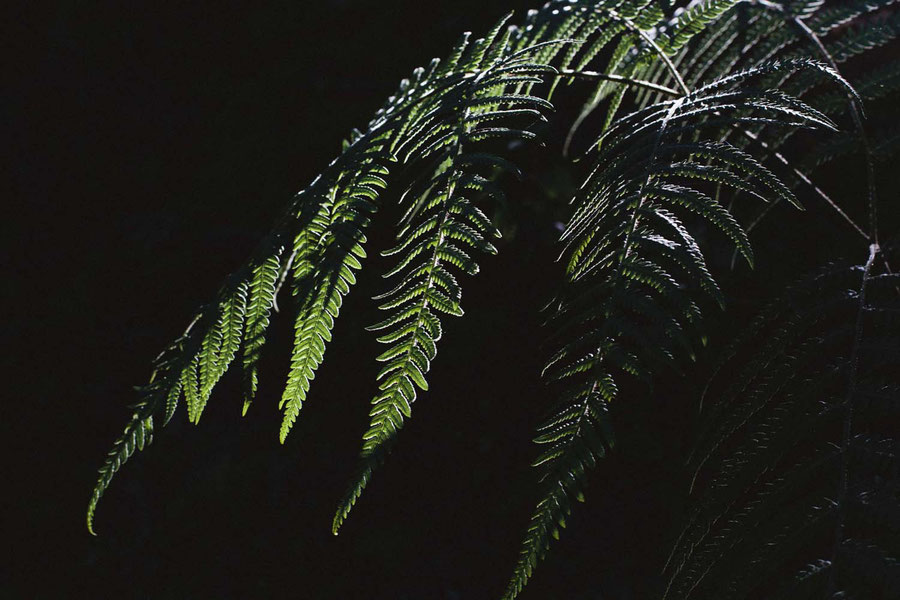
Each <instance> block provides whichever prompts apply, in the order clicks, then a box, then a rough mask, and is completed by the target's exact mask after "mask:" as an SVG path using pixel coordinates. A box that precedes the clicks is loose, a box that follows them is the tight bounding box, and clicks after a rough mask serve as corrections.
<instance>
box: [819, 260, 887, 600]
mask: <svg viewBox="0 0 900 600" xmlns="http://www.w3.org/2000/svg"><path fill="white" fill-rule="evenodd" d="M878 252H879V247H878V244H877V243H872V244H869V258H868V260H866V265H865V267H864V268H863V276H862V283H860V286H859V309H858V310H857V312H856V324H855V325H854V329H853V346H852V348H851V350H850V357H849V359H848V374H847V378H848V383H847V395H846V396H845V397H844V427H843V430H842V432H841V480H840V490H839V492H838V499H837V510H838V515H837V525H835V530H834V547H833V548H832V550H831V572H830V574H829V577H828V590H829V592H828V594H826V595H827V596H829V597H830V596H831V594H832V593H833V592H834V588H835V576H834V572H835V570H834V564H835V561H836V560H837V556H838V552H839V551H840V548H841V541H842V539H843V536H844V522H845V521H846V517H847V495H848V492H849V487H850V477H849V465H850V436H851V434H852V423H853V397H854V396H855V395H856V376H857V371H858V369H859V348H860V345H861V342H862V330H863V315H864V314H865V309H866V285H867V284H868V282H869V274H870V273H871V271H872V264H873V263H874V262H875V257H876V256H877V255H878Z"/></svg>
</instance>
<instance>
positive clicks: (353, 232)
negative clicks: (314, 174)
mask: <svg viewBox="0 0 900 600" xmlns="http://www.w3.org/2000/svg"><path fill="white" fill-rule="evenodd" d="M384 137H385V136H384V134H382V135H381V136H379V137H378V138H376V140H375V141H374V142H372V143H369V144H365V145H363V149H362V150H360V151H359V154H360V157H359V158H358V159H357V161H356V162H355V163H354V166H355V170H354V171H351V172H349V174H347V175H345V176H343V177H341V178H339V179H338V181H337V182H336V183H335V184H334V185H333V186H332V187H331V189H329V190H328V191H327V199H326V200H325V204H326V205H327V207H328V213H327V214H326V215H323V217H322V218H321V219H320V220H318V221H313V222H312V223H311V224H310V227H309V229H307V230H304V231H301V232H300V233H298V234H297V236H296V238H295V242H294V253H295V255H297V256H304V257H305V258H304V259H303V260H297V261H295V263H294V275H293V279H294V290H295V294H296V296H297V304H298V307H299V308H298V311H297V317H296V323H295V337H294V351H293V355H292V358H291V368H290V371H289V373H288V378H287V384H286V385H285V389H284V392H283V394H282V398H281V403H280V404H279V408H281V409H283V410H284V419H283V420H282V424H281V430H280V432H279V439H280V441H281V443H284V441H285V439H286V438H287V435H288V433H289V432H290V429H291V427H292V426H293V424H294V422H295V421H296V419H297V415H298V414H299V412H300V409H301V408H302V406H303V402H304V401H305V400H306V396H307V393H308V391H309V386H310V381H311V380H312V379H313V378H314V377H315V371H316V369H317V368H318V367H319V365H320V364H321V363H322V361H323V360H324V355H325V345H326V344H327V343H328V342H329V341H331V330H332V329H333V327H334V321H335V319H337V318H338V314H339V312H340V308H341V304H342V301H343V297H344V296H345V295H346V294H347V293H348V292H349V291H350V286H352V285H353V284H354V283H356V276H355V275H354V274H353V271H356V270H359V269H360V268H361V267H362V263H360V260H361V259H364V258H365V256H366V253H365V250H364V249H363V244H364V243H365V241H366V238H365V234H364V231H365V228H366V227H367V226H368V224H369V221H370V217H371V215H372V214H373V213H374V212H375V210H376V208H377V205H376V201H377V199H378V196H379V193H380V191H381V190H383V189H384V188H385V187H386V186H387V182H386V181H385V180H384V179H383V177H384V176H386V175H387V174H388V168H387V164H386V163H388V162H389V161H390V160H392V157H391V156H390V155H389V154H387V153H386V152H385V151H384V145H385V144H386V140H384V139H383V138H384ZM357 143H359V144H362V142H357ZM310 245H312V246H313V247H312V248H310V247H309V246H310Z"/></svg>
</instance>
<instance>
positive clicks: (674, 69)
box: [610, 11, 691, 96]
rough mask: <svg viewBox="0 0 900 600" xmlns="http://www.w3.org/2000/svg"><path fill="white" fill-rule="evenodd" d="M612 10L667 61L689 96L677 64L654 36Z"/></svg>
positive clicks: (680, 86)
mask: <svg viewBox="0 0 900 600" xmlns="http://www.w3.org/2000/svg"><path fill="white" fill-rule="evenodd" d="M610 12H611V13H612V14H613V15H615V16H616V17H618V18H620V19H622V22H623V23H625V26H626V27H628V29H629V30H631V31H632V32H634V33H636V34H638V35H639V36H640V37H641V39H643V40H644V41H645V42H647V44H648V45H649V46H650V47H651V48H653V49H654V50H655V51H656V55H657V56H659V58H660V60H662V61H663V63H665V65H666V68H667V69H669V72H670V73H671V74H672V77H674V78H675V81H676V82H677V83H678V87H679V88H681V93H682V95H684V96H687V95H688V94H690V93H691V90H689V89H688V87H687V85H685V83H684V79H682V78H681V74H680V73H679V72H678V69H676V68H675V65H674V64H672V61H671V60H670V59H669V55H668V54H666V53H665V52H664V51H663V49H662V48H660V47H659V45H657V43H656V42H655V41H653V38H651V37H650V36H649V35H647V32H645V31H643V30H641V29H640V28H639V27H638V26H636V25H635V24H634V23H632V22H631V20H630V19H626V18H625V17H623V16H621V15H619V14H617V13H616V12H615V11H610Z"/></svg>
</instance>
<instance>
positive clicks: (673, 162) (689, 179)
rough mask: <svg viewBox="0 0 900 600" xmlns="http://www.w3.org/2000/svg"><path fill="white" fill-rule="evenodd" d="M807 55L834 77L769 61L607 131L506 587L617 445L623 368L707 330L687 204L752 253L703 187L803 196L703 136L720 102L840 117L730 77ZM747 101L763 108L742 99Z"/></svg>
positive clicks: (527, 568)
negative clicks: (611, 412)
mask: <svg viewBox="0 0 900 600" xmlns="http://www.w3.org/2000/svg"><path fill="white" fill-rule="evenodd" d="M798 68H812V69H816V70H820V71H821V72H823V73H826V74H828V75H829V76H831V77H833V78H835V77H836V75H835V74H834V73H833V72H831V71H829V70H827V69H825V68H823V67H821V66H819V65H816V64H815V63H807V62H796V63H787V64H778V65H774V64H773V65H767V66H763V67H760V68H759V69H757V70H756V72H751V71H748V72H744V73H739V74H736V75H733V76H731V77H730V78H727V79H724V80H721V81H719V82H714V83H712V84H710V85H708V86H704V87H703V88H700V89H698V90H697V91H696V92H694V93H692V94H689V95H687V96H684V97H682V98H679V99H678V100H670V101H666V102H663V103H661V104H659V105H654V106H652V107H648V108H646V109H643V110H641V111H637V112H635V113H633V114H631V115H628V116H627V117H624V118H622V119H620V120H618V121H617V122H616V123H615V124H614V125H613V126H612V127H611V128H610V129H609V130H607V131H606V132H605V133H604V134H603V135H601V136H600V138H599V139H598V140H597V143H596V144H595V146H599V147H600V148H601V150H600V151H599V152H598V153H597V156H596V158H595V159H594V161H593V164H592V167H591V172H590V175H589V176H588V178H587V180H586V181H585V182H584V184H583V185H582V188H581V193H580V194H579V197H578V199H577V201H576V208H575V212H574V215H573V217H572V219H571V221H570V222H569V225H568V228H567V229H566V231H565V232H564V233H563V235H562V240H563V242H564V243H565V244H566V250H565V252H564V254H565V255H566V256H568V257H569V258H568V268H567V285H566V287H565V288H564V292H563V294H561V297H560V298H558V299H557V300H555V301H554V303H553V307H552V311H553V315H552V316H551V318H550V320H549V322H548V325H549V327H551V328H552V329H553V331H554V336H553V337H554V338H558V339H560V340H561V342H560V343H559V345H560V347H559V349H558V350H557V352H556V353H555V354H554V355H553V357H552V358H551V359H550V361H549V363H548V364H547V367H546V368H545V370H544V374H545V376H546V377H547V379H548V380H549V381H551V382H556V383H558V385H559V386H560V387H561V388H562V391H561V396H562V399H561V403H560V405H559V407H558V408H557V409H556V410H555V411H554V413H553V414H552V415H551V416H550V418H549V419H548V420H547V421H546V422H545V423H544V424H543V425H542V426H541V428H540V433H541V435H540V436H538V437H537V438H536V440H535V441H536V442H537V443H538V444H541V445H544V446H546V450H544V452H543V453H542V454H541V456H540V457H539V458H538V460H537V461H536V463H535V466H537V467H539V468H540V469H541V471H542V488H543V493H542V497H541V500H540V502H539V503H538V506H537V508H536V510H535V512H534V514H533V516H532V518H531V523H530V525H529V529H528V533H527V535H526V538H525V541H524V544H523V548H522V551H521V555H520V559H519V563H518V566H517V567H516V572H515V574H514V576H513V579H512V582H511V583H510V587H509V590H508V591H507V597H510V598H511V597H514V596H515V595H516V594H517V593H518V592H519V591H520V590H521V588H522V587H523V586H524V584H525V582H526V581H527V579H528V577H529V576H530V574H531V572H532V571H533V569H534V567H535V566H536V564H537V562H538V560H539V559H540V557H541V556H542V555H543V554H544V552H545V551H546V549H547V547H548V546H549V543H550V541H549V540H550V537H551V536H552V537H558V535H559V533H558V527H559V526H562V525H564V524H565V518H566V517H567V515H568V513H569V512H570V511H571V509H570V499H571V498H572V497H575V498H581V497H582V496H583V494H582V487H583V485H584V479H585V475H586V473H587V472H588V471H589V470H590V469H591V467H592V466H593V465H594V463H595V462H596V461H597V459H599V458H601V457H603V456H604V455H605V453H606V451H607V449H609V448H612V446H613V445H614V443H615V442H614V437H613V435H612V434H611V425H610V422H609V417H608V405H609V404H610V403H611V402H613V401H615V400H616V399H617V396H618V387H619V385H618V384H617V383H616V380H617V378H619V377H621V376H623V375H628V376H635V377H638V378H642V379H645V380H649V379H650V378H651V376H652V374H653V372H654V371H656V370H658V369H660V368H665V366H666V365H667V363H669V362H671V361H672V360H673V359H674V358H675V356H676V355H677V354H679V353H683V354H685V355H687V356H690V357H692V358H693V357H694V356H695V349H694V341H695V340H697V339H700V338H701V337H702V335H701V334H700V333H699V331H698V329H697V328H698V325H699V321H700V319H701V310H700V308H699V306H698V304H697V298H696V293H695V292H696V291H702V292H703V293H704V294H705V295H707V296H709V297H710V298H712V299H713V300H714V301H715V302H716V303H718V304H719V305H723V303H724V299H723V297H722V294H721V292H720V290H719V287H718V285H717V284H716V282H715V280H714V279H713V277H712V275H711V274H710V272H709V270H708V268H707V265H706V260H705V258H704V256H703V254H702V253H701V251H700V248H699V245H698V243H697V241H696V240H695V238H694V237H693V236H692V235H691V233H690V232H689V230H688V228H687V227H686V226H685V225H684V221H685V216H686V215H687V214H690V213H693V214H695V215H697V216H699V217H701V218H702V219H704V220H706V221H708V222H709V224H710V225H711V226H713V227H715V228H718V229H719V230H721V231H722V232H723V233H724V234H725V235H726V236H727V237H728V238H729V239H730V240H731V241H732V242H733V243H734V244H735V245H736V246H737V248H738V249H739V250H740V252H741V253H742V254H743V255H744V257H745V258H746V259H747V261H748V262H750V263H751V264H752V260H753V255H752V251H751V248H750V244H749V241H748V240H747V237H746V235H745V234H744V232H743V230H742V229H741V228H740V226H739V225H738V224H737V223H736V222H735V221H734V219H733V218H732V217H731V215H730V214H729V213H728V211H727V210H726V209H725V208H724V207H722V206H721V205H720V204H719V203H718V202H717V201H716V200H715V199H713V198H711V197H709V196H707V195H706V194H704V192H703V191H702V188H703V187H704V185H706V184H708V183H709V182H713V183H717V184H721V185H725V186H728V187H732V188H735V189H741V190H744V191H747V192H748V193H750V194H752V195H754V196H757V197H759V198H762V199H764V200H769V199H772V198H784V199H786V200H787V201H789V202H792V203H796V200H795V199H794V197H793V195H792V194H791V193H790V192H789V191H788V190H787V188H785V187H784V186H783V185H782V184H780V183H779V182H778V180H777V179H776V178H775V176H774V175H773V174H772V173H771V172H769V171H768V170H767V169H766V168H765V167H763V166H762V165H760V164H759V163H757V162H756V161H755V160H754V159H753V158H751V157H750V156H749V155H747V154H745V153H743V152H741V151H740V150H738V149H737V148H735V147H733V146H731V145H729V144H722V143H715V142H710V141H703V140H702V139H697V138H698V137H701V136H702V128H703V125H704V117H705V116H706V115H708V114H710V113H712V114H716V115H717V120H718V119H730V120H731V121H732V122H734V123H741V122H752V121H756V120H760V119H771V115H776V114H778V113H781V114H783V115H785V116H787V117H788V118H790V119H794V118H796V119H800V120H801V121H806V123H807V124H808V126H810V127H813V126H824V127H828V126H830V123H829V122H828V121H827V120H824V119H823V118H822V116H821V115H820V114H819V113H818V112H817V111H815V110H813V109H811V108H810V107H807V106H805V105H803V104H802V103H800V102H798V101H796V100H794V99H791V98H788V97H786V96H783V95H780V94H771V93H768V92H762V93H759V92H753V91H749V90H746V89H743V90H739V89H733V86H735V85H736V84H738V83H741V82H744V81H745V80H746V79H747V78H752V77H757V76H759V75H760V74H763V73H768V72H770V71H771V70H781V69H798ZM747 108H749V109H752V110H753V111H754V112H751V113H744V112H743V109H747ZM729 113H732V114H730V115H729ZM798 123H800V121H798Z"/></svg>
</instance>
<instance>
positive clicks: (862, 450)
mask: <svg viewBox="0 0 900 600" xmlns="http://www.w3.org/2000/svg"><path fill="white" fill-rule="evenodd" d="M880 252H881V250H880V249H879V248H878V247H877V246H874V245H873V246H872V248H871V250H870V255H869V258H868V260H867V261H866V263H865V264H864V265H856V266H849V267H847V266H830V267H828V268H826V269H824V270H822V271H821V272H819V273H818V274H816V275H815V276H813V277H811V278H808V279H806V280H804V281H802V282H800V283H799V284H797V285H795V286H794V287H792V288H791V290H789V291H788V293H787V294H786V295H785V296H784V297H782V298H780V299H779V300H777V301H776V302H773V303H772V304H771V305H770V307H769V309H767V311H766V312H765V313H763V315H762V316H761V318H760V319H758V320H757V321H756V322H755V323H754V325H753V327H752V328H751V331H750V333H749V334H748V335H746V336H743V338H742V339H741V340H739V342H738V343H737V344H735V345H734V346H732V349H731V350H730V351H729V352H727V353H726V355H725V360H724V361H723V363H722V366H721V367H720V368H719V369H718V372H717V374H716V375H715V376H714V377H713V379H712V381H711V384H710V386H709V387H708V391H707V392H706V396H707V398H712V402H713V406H712V407H710V409H709V410H707V413H708V415H707V421H708V425H707V427H706V430H705V433H704V434H703V435H702V437H701V441H700V442H699V443H698V445H697V449H696V450H695V452H694V454H693V456H692V458H691V462H690V464H691V466H692V469H693V470H694V471H695V475H694V477H695V482H696V483H695V485H694V488H695V489H694V492H695V496H696V500H695V503H694V509H693V510H692V512H691V515H690V518H689V520H688V523H687V526H686V527H685V528H684V529H683V530H682V532H681V533H680V535H679V537H678V540H677V542H676V543H675V546H674V549H673V551H672V553H671V555H670V557H669V561H668V564H667V567H666V573H667V576H668V581H669V583H668V588H667V592H666V595H665V597H666V598H682V599H687V598H698V599H699V598H717V599H718V598H733V599H737V598H822V597H828V598H832V597H839V596H837V595H836V594H845V595H846V596H848V597H860V598H862V597H866V598H870V597H871V598H875V597H885V598H887V597H893V596H894V595H896V593H897V591H898V588H896V568H897V567H896V565H897V562H896V559H893V558H890V556H891V554H892V553H893V552H896V550H897V549H896V548H895V547H894V542H893V541H892V540H895V539H896V538H895V535H896V534H895V533H891V532H892V531H893V532H896V530H897V525H898V523H897V522H896V521H895V522H894V523H893V524H891V518H892V517H891V515H892V514H893V515H896V514H897V513H898V511H900V497H898V494H897V491H898V489H900V488H898V479H897V476H898V464H900V463H898V461H897V453H896V450H897V440H896V439H894V437H893V436H895V434H896V431H897V422H898V421H897V419H898V416H900V413H898V412H897V410H896V408H897V406H898V404H897V399H896V397H894V395H895V394H896V392H897V390H898V389H900V387H898V380H897V374H898V373H900V353H898V352H897V349H896V340H897V339H898V333H900V323H898V321H897V317H896V311H897V308H898V297H900V296H898V294H897V291H896V285H897V283H898V280H897V276H896V275H890V274H886V273H884V272H883V271H881V270H879V268H878V261H876V258H879V260H880V257H879V256H878V255H879V253H880ZM874 397H878V398H879V399H881V398H885V399H887V402H883V403H882V402H877V403H879V404H881V405H882V406H883V407H885V408H887V410H888V412H883V411H879V412H877V413H876V412H874V411H873V410H872V406H873V403H872V399H873V398H874ZM891 403H893V404H891ZM801 559H802V560H805V562H804V563H799V562H798V561H799V560H801ZM804 564H805V565H806V566H802V565H804ZM774 574H778V576H775V575H774ZM840 597H843V596H840Z"/></svg>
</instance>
